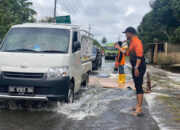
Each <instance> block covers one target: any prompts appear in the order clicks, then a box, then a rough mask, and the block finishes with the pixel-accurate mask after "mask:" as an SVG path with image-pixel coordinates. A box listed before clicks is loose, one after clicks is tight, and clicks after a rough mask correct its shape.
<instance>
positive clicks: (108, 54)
mask: <svg viewBox="0 0 180 130" xmlns="http://www.w3.org/2000/svg"><path fill="white" fill-rule="evenodd" d="M117 54H118V51H117V49H116V48H115V47H114V44H113V43H110V44H107V45H106V48H105V59H106V60H107V59H109V58H111V59H112V58H113V59H115V57H116V56H117Z"/></svg>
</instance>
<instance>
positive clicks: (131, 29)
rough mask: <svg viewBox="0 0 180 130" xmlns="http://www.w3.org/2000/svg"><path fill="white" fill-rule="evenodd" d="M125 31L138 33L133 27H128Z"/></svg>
mask: <svg viewBox="0 0 180 130" xmlns="http://www.w3.org/2000/svg"><path fill="white" fill-rule="evenodd" d="M123 33H132V34H137V31H136V29H135V28H133V27H128V28H126V30H125V31H124V32H123Z"/></svg>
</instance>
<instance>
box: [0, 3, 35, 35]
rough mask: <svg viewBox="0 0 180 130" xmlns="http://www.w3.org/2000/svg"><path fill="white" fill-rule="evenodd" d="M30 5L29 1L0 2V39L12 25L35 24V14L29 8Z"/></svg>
mask: <svg viewBox="0 0 180 130" xmlns="http://www.w3.org/2000/svg"><path fill="white" fill-rule="evenodd" d="M32 4H33V3H32V2H29V0H0V38H3V37H4V36H5V34H6V33H7V31H8V30H9V28H10V27H11V26H12V25H15V24H21V23H27V22H31V23H32V22H36V19H35V17H34V16H35V15H36V14H37V13H36V12H35V11H34V10H33V9H31V8H30V7H31V6H32Z"/></svg>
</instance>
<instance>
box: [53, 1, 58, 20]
mask: <svg viewBox="0 0 180 130" xmlns="http://www.w3.org/2000/svg"><path fill="white" fill-rule="evenodd" d="M56 4H57V0H55V3H54V22H56Z"/></svg>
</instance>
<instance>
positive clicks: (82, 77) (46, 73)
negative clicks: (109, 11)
mask: <svg viewBox="0 0 180 130" xmlns="http://www.w3.org/2000/svg"><path fill="white" fill-rule="evenodd" d="M92 44H93V35H92V34H90V33H88V32H86V31H83V30H81V29H80V28H79V27H78V26H76V25H65V24H21V25H16V26H13V27H12V28H11V29H10V30H9V32H8V34H7V35H6V37H5V38H4V40H3V41H2V43H1V46H0V99H1V100H14V99H16V100H42V101H65V102H67V103H69V102H71V103H72V102H73V101H74V94H75V93H76V92H77V91H78V90H79V89H80V87H81V85H86V84H87V82H88V78H89V73H90V72H91V69H92V62H91V56H92Z"/></svg>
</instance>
